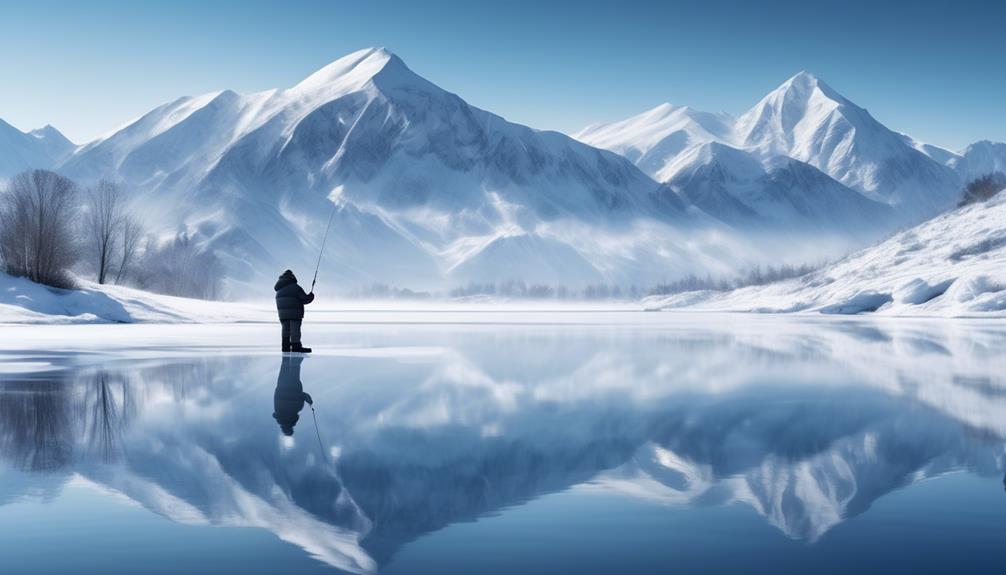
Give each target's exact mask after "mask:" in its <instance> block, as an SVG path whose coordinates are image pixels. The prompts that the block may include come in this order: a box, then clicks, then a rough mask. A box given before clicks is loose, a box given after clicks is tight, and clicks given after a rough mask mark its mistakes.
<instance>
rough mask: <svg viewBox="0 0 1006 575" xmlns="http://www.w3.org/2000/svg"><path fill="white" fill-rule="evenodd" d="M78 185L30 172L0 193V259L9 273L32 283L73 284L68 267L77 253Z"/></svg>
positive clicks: (33, 171) (60, 177) (48, 173)
mask: <svg viewBox="0 0 1006 575" xmlns="http://www.w3.org/2000/svg"><path fill="white" fill-rule="evenodd" d="M76 193H77V188H76V185H75V184H74V183H73V182H72V181H70V180H68V179H66V178H64V177H62V176H60V175H58V174H55V173H53V172H49V171H46V170H32V171H28V172H23V173H20V174H18V175H16V176H14V178H13V179H12V180H11V182H10V184H9V185H8V187H7V190H6V192H5V193H3V194H0V261H2V263H3V269H4V271H6V272H7V273H9V274H11V275H15V276H22V277H26V278H28V279H30V280H31V281H33V282H37V283H43V284H48V285H52V286H56V287H71V286H72V284H73V280H72V278H71V276H70V275H69V273H68V271H67V270H69V268H70V267H72V266H73V265H74V264H75V263H76V262H77V258H78V255H79V252H78V250H77V242H76V239H77V238H76V236H75V233H74V230H75V225H74V224H75V214H74V211H75V210H74V208H75V207H76V205H75V202H76Z"/></svg>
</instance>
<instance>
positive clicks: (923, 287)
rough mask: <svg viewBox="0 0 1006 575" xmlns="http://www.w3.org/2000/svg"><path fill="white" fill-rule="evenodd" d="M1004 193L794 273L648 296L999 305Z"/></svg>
mask: <svg viewBox="0 0 1006 575" xmlns="http://www.w3.org/2000/svg"><path fill="white" fill-rule="evenodd" d="M1003 270H1006V193H1002V192H1000V193H999V194H998V195H996V196H995V197H993V198H992V199H990V200H988V201H987V202H984V203H976V204H972V205H969V206H965V207H962V208H958V209H956V210H953V211H950V212H947V213H945V214H943V215H940V216H937V217H935V218H933V219H931V220H928V221H926V222H924V223H922V224H919V225H918V226H915V227H913V228H910V229H907V230H905V231H902V232H899V233H897V234H895V235H893V236H892V237H890V238H889V239H887V240H885V241H883V242H881V243H879V244H877V245H875V246H873V247H870V248H867V249H865V250H862V251H860V252H857V253H854V254H852V255H850V256H848V257H846V258H845V259H843V260H841V261H839V262H837V263H835V264H833V265H830V266H827V267H825V268H823V269H820V270H817V271H815V272H812V273H810V274H807V275H805V276H803V277H801V278H797V279H793V280H788V281H783V282H779V283H775V284H769V285H766V286H755V287H748V288H743V289H738V290H734V291H730V292H689V293H684V294H679V295H675V296H671V297H653V298H650V299H649V300H648V301H647V305H648V306H650V307H652V308H682V307H690V308H700V309H716V310H735V311H739V310H749V311H819V312H824V313H843V314H852V313H863V312H878V313H885V314H893V315H938V316H969V315H978V314H986V315H987V314H994V315H1002V314H1003V313H1004V312H1006V273H1004V271H1003Z"/></svg>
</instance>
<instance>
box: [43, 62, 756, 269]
mask: <svg viewBox="0 0 1006 575" xmlns="http://www.w3.org/2000/svg"><path fill="white" fill-rule="evenodd" d="M60 170H61V171H62V172H64V173H65V174H66V175H68V176H70V177H73V178H77V179H80V180H84V181H87V180H91V179H95V178H99V177H115V178H120V179H122V180H125V182H126V183H127V184H128V185H129V187H130V188H132V189H133V190H135V192H136V194H137V196H136V200H137V204H138V205H142V206H144V207H145V208H146V210H147V213H148V215H149V216H150V219H151V221H158V222H168V224H167V225H166V226H165V228H166V229H165V231H172V232H173V231H176V230H175V228H174V227H173V225H174V224H173V223H174V222H179V221H180V222H184V228H185V229H186V230H188V231H189V232H192V233H196V234H197V235H198V236H199V237H200V238H201V239H202V240H204V241H205V242H206V244H207V245H208V246H211V247H213V248H215V249H217V250H218V252H219V253H221V254H222V255H224V256H225V258H226V263H227V265H228V268H229V270H228V271H229V273H230V275H231V277H232V278H237V279H238V280H239V281H250V280H253V279H254V280H261V279H262V276H272V275H275V273H277V271H281V270H282V269H283V268H284V267H294V268H297V269H299V270H301V271H302V275H306V274H307V272H308V271H309V270H310V267H311V266H312V264H313V259H314V258H315V257H317V253H318V248H319V243H320V241H321V238H322V236H323V234H324V229H325V225H326V222H327V221H328V216H329V210H330V206H332V202H334V203H335V204H336V205H337V206H338V207H337V209H336V212H335V216H334V221H333V225H332V228H331V230H332V231H331V236H330V237H329V245H328V247H327V248H326V259H325V261H324V262H323V269H322V276H328V277H329V278H330V279H337V280H340V281H342V282H343V285H345V284H346V283H350V284H355V285H361V284H365V283H370V282H389V283H398V284H399V285H402V284H405V285H410V286H421V287H422V286H430V285H437V284H441V285H442V284H443V283H444V282H457V281H463V280H469V279H478V280H493V279H495V280H505V279H523V280H526V281H546V282H556V281H560V280H561V281H563V283H566V284H568V285H582V284H585V283H588V282H599V281H608V282H619V283H625V284H627V283H629V282H639V283H647V282H649V281H656V280H657V279H659V278H665V277H668V276H674V275H677V274H679V273H684V272H687V271H691V270H696V269H699V270H706V271H709V270H710V269H712V270H721V271H725V270H728V269H730V268H731V267H732V266H735V265H738V262H740V261H744V259H745V258H746V257H747V258H750V257H753V256H751V255H750V252H751V250H745V249H744V248H743V247H741V245H740V242H739V241H731V240H730V234H729V233H724V232H726V231H728V230H726V227H725V226H723V225H722V224H721V223H720V222H718V221H717V220H715V219H713V218H710V217H709V216H707V215H706V214H704V213H702V212H701V210H697V209H695V208H694V207H692V206H690V205H688V203H687V202H685V201H682V200H681V198H680V197H679V196H678V195H677V194H675V193H673V192H672V191H671V190H670V189H669V188H667V187H666V186H661V185H659V184H658V183H656V182H654V181H653V180H652V179H651V178H649V177H647V176H646V175H645V174H644V173H642V172H641V171H640V170H639V169H637V168H636V167H635V166H633V165H632V163H631V162H628V161H627V160H625V159H624V158H622V157H621V156H619V155H617V154H614V153H611V152H607V151H602V150H598V149H596V148H593V147H590V146H587V145H585V144H582V143H580V142H578V141H576V140H574V139H572V138H569V137H568V136H565V135H563V134H559V133H557V132H547V131H537V130H533V129H530V128H527V127H525V126H521V125H518V124H513V123H510V122H507V121H506V120H504V119H503V118H500V117H498V116H496V115H493V114H491V113H489V112H486V111H483V110H480V109H478V108H475V107H472V106H470V105H468V104H467V103H466V102H464V101H463V100H462V99H461V98H459V97H458V96H456V95H454V94H451V93H449V92H447V91H445V90H442V89H441V88H439V87H437V86H435V85H434V84H432V83H430V82H428V81H427V80H425V79H423V78H421V77H420V76H418V75H416V74H415V73H414V72H412V71H411V70H410V69H409V68H408V67H407V66H406V65H405V63H404V62H403V61H402V60H401V59H399V58H398V57H397V56H395V55H393V54H391V53H390V52H387V51H385V50H383V49H367V50H361V51H359V52H355V53H353V54H350V55H348V56H346V57H343V58H341V59H339V60H337V61H335V62H333V63H332V64H330V65H328V66H326V67H324V68H322V69H321V70H319V71H318V72H316V73H315V74H313V75H311V76H310V77H308V78H307V79H305V80H304V81H302V82H300V83H299V84H297V85H296V86H294V87H292V88H289V89H284V90H269V91H266V92H261V93H256V94H249V95H241V94H237V93H234V92H231V91H223V92H217V93H212V94H206V95H203V96H196V97H187V98H181V99H179V100H176V101H174V102H171V103H169V104H165V105H164V106H161V107H159V108H157V109H155V110H153V111H151V112H150V113H148V114H147V115H145V116H143V117H141V118H140V119H138V120H136V121H135V122H133V123H131V124H129V125H128V126H126V127H124V128H122V129H120V130H118V131H116V132H114V133H113V134H111V135H109V136H108V137H105V138H102V139H99V140H97V141H94V142H91V143H89V144H87V145H85V146H83V147H81V148H80V149H78V150H77V151H76V152H75V153H74V154H73V155H72V156H71V157H69V158H68V159H67V160H66V161H65V162H64V163H63V164H62V165H61V167H60ZM556 263H561V264H562V265H561V266H557V265H555V264H556Z"/></svg>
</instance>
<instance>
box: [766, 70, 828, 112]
mask: <svg viewBox="0 0 1006 575" xmlns="http://www.w3.org/2000/svg"><path fill="white" fill-rule="evenodd" d="M815 93H816V94H820V95H823V96H824V97H825V98H827V99H829V100H832V101H835V102H838V103H840V104H841V103H845V102H847V100H846V99H845V97H843V96H842V95H841V94H839V93H838V92H836V91H835V90H833V89H832V88H831V86H829V85H828V84H826V83H825V82H824V81H823V80H821V79H820V78H818V77H817V76H815V75H814V74H812V73H810V72H808V71H806V70H801V71H800V72H798V73H797V74H795V75H794V76H792V77H790V78H789V79H788V80H786V81H785V82H783V83H782V84H781V85H780V86H779V87H778V88H776V89H775V90H773V91H772V92H771V93H770V94H769V95H768V96H766V98H765V99H766V100H767V99H770V98H773V96H775V99H778V98H785V99H787V100H789V101H793V100H801V101H806V100H809V99H810V98H811V97H813V96H814V94H815ZM763 101H764V100H763Z"/></svg>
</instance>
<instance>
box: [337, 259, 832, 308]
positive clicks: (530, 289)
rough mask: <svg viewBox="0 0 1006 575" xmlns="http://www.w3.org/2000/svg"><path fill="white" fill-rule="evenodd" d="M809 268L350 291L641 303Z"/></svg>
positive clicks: (355, 293) (377, 295) (382, 295)
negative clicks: (623, 281)
mask: <svg viewBox="0 0 1006 575" xmlns="http://www.w3.org/2000/svg"><path fill="white" fill-rule="evenodd" d="M815 269H816V268H815V267H813V266H809V265H800V266H791V265H783V266H780V267H773V266H766V267H761V266H754V267H753V268H751V269H749V270H747V271H746V272H744V273H742V274H740V275H739V276H737V277H735V278H731V279H714V278H712V277H711V276H706V277H705V278H700V277H698V276H695V275H689V276H687V277H684V278H681V279H678V280H675V281H669V282H661V283H659V284H657V285H655V286H652V287H650V288H642V287H640V286H636V285H630V286H627V287H623V286H620V285H616V284H600V283H599V284H590V285H587V286H585V287H579V288H575V287H569V286H565V285H548V284H537V283H527V282H524V281H521V280H505V281H500V282H469V283H467V284H465V285H463V286H458V287H455V288H452V289H450V290H447V291H446V292H436V291H414V290H411V289H405V288H398V287H394V286H391V285H388V284H384V283H375V284H372V285H370V286H368V287H366V288H357V289H354V290H351V291H350V292H349V294H348V295H349V297H352V298H358V299H368V298H374V299H406V300H409V299H411V300H418V299H445V298H448V299H455V300H458V299H478V298H492V297H498V298H500V299H519V300H587V301H602V300H637V299H639V298H641V297H643V296H647V295H670V294H676V293H683V292H687V291H698V290H716V291H727V290H731V289H736V288H740V287H746V286H752V285H764V284H767V283H772V282H776V281H781V280H785V279H790V278H795V277H800V276H802V275H805V274H807V273H810V272H812V271H814V270H815Z"/></svg>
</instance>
